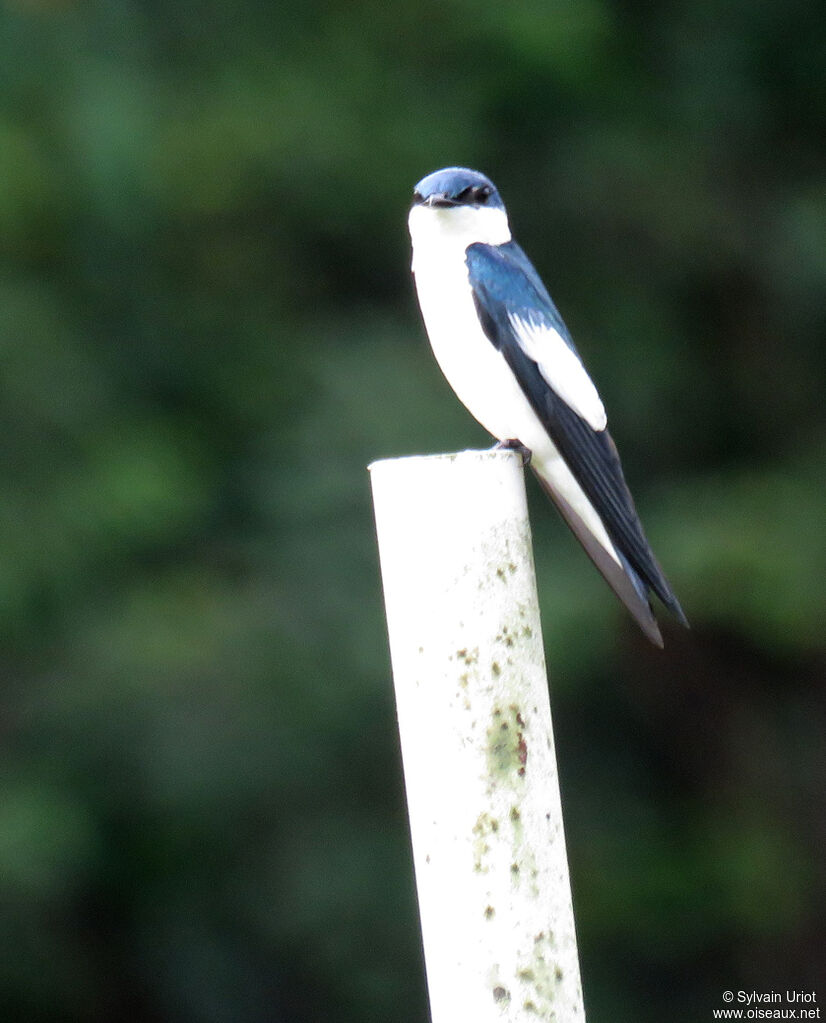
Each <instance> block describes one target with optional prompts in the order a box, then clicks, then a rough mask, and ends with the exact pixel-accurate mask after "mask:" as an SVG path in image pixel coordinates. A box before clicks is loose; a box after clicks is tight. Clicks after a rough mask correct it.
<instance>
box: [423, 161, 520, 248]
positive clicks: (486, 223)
mask: <svg viewBox="0 0 826 1023" xmlns="http://www.w3.org/2000/svg"><path fill="white" fill-rule="evenodd" d="M409 224H410V233H411V235H412V237H413V243H414V245H416V244H417V236H419V237H420V236H421V235H423V234H426V235H428V236H431V237H432V236H433V235H434V234H438V235H439V237H440V238H441V239H442V240H443V241H444V242H448V241H453V242H456V243H457V244H461V245H462V246H463V247H467V246H468V245H472V244H473V243H474V242H484V243H486V244H488V245H502V244H503V243H504V242H507V241H510V237H511V235H510V228H509V227H508V215H507V213H506V212H505V205H504V203H503V202H502V199H501V198H500V196H499V192H498V191H497V190H496V186H495V185H494V183H493V182H492V181H491V180H490V178H486V177H485V175H484V174H480V173H479V171H474V170H469V169H468V168H467V167H445V168H443V169H442V170H437V171H434V172H433V173H432V174H428V175H427V177H424V178H422V180H421V181H420V182H419V183H418V184H417V185H416V187H415V188H414V189H413V207H412V209H411V210H410V218H409Z"/></svg>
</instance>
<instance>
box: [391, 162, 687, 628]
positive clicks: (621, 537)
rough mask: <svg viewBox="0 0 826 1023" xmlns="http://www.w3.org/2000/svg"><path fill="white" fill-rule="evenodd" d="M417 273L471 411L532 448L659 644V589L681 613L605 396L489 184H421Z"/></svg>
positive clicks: (413, 220) (461, 172)
mask: <svg viewBox="0 0 826 1023" xmlns="http://www.w3.org/2000/svg"><path fill="white" fill-rule="evenodd" d="M409 226H410V236H411V239H412V242H413V274H414V276H415V280H416V290H417V292H418V296H419V305H420V306H421V310H422V316H423V318H424V322H425V326H426V328H427V333H428V335H429V337H430V343H431V346H432V348H433V352H434V354H435V356H436V359H437V361H438V363H439V366H440V367H441V369H442V372H443V373H444V375H445V376H446V377H447V380H448V382H449V383H450V385H451V387H452V388H453V390H454V391H455V392H456V394H457V395H458V397H459V399H460V400H461V401H462V403H463V404H464V405H465V406H466V408H467V409H468V411H469V412H470V413H471V414H472V415H473V416H474V417H475V418H476V419H477V420H478V421H479V422H480V423H481V424H482V426H484V427H485V429H486V430H488V431H489V432H490V433H491V434H493V436H494V437H496V438H498V440H499V441H500V443H502V444H504V445H506V446H511V447H519V448H525V449H527V450H528V451H529V452H530V465H531V468H532V469H533V471H534V472H535V473H536V476H537V477H538V479H539V482H540V483H541V484H542V487H543V488H544V489H545V491H546V492H547V493H548V495H549V496H550V497H551V498H552V500H553V501H554V502H555V504H556V505H557V507H558V508H559V510H560V512H561V513H562V515H563V517H564V518H565V521H566V522H567V523H568V525H569V526H570V527H571V529H572V530H573V532H574V533H575V534H576V536H577V538H578V539H579V541H580V543H581V544H582V546H583V547H584V548H585V550H586V551H587V552H588V554H589V555H590V557H591V559H592V560H593V562H594V564H595V565H596V566H597V568H598V569H599V570H600V572H601V573H602V574H603V576H604V577H605V579H606V580H607V582H608V583H609V585H610V586H611V587H612V589H613V590H614V592H615V593H616V594H617V596H618V597H619V598H620V600H621V601H622V602H623V603H624V604H625V606H626V607H627V608H628V610H629V611H630V612H631V614H632V615H633V616H634V618H635V619H636V620H637V622H638V623H639V624H640V626H641V627H642V629H643V631H644V632H645V634H646V636H648V638H649V639H650V640H651V641H652V642H653V643H656V644H657V645H658V646H662V636H661V635H660V630H659V627H658V625H657V622H656V619H655V618H654V614H653V612H652V610H651V605H650V602H649V591H653V592H654V593H655V594H656V595H657V596H658V597H659V598H660V600H661V601H662V602H663V604H665V606H666V607H667V608H668V609H669V610H670V611H672V612H673V614H674V615H675V616H676V617H677V618H678V619H679V621H680V622H681V623H682V624H683V625H688V622H687V621H686V618H685V615H684V614H683V611H682V608H681V607H680V605H679V602H678V601H677V598H676V597H675V595H674V593H673V591H672V589H671V587H670V586H669V584H668V581H667V580H666V578H665V576H664V575H663V573H662V570H661V569H660V566H659V565H658V564H657V561H656V559H655V557H654V555H653V553H652V551H651V548H650V546H649V544H648V541H647V540H646V538H645V534H644V533H643V530H642V525H641V524H640V520H639V517H638V515H637V511H636V509H635V507H634V501H633V499H632V497H631V494H630V492H629V490H628V486H627V484H626V482H625V477H624V476H623V473H622V467H621V465H620V460H619V455H618V454H617V449H616V446H615V445H614V442H613V440H612V439H611V435H610V434H609V433H608V430H607V425H606V424H607V419H606V415H605V409H604V407H603V404H602V401H601V400H600V396H599V394H598V393H597V389H596V387H594V384H593V383H592V381H591V378H590V377H589V376H588V373H587V371H586V370H585V367H584V366H583V364H582V360H581V359H580V357H579V353H578V352H577V350H576V348H575V347H574V343H573V341H572V339H571V335H570V334H569V332H568V329H567V327H566V326H565V324H564V323H563V321H562V318H561V316H560V315H559V313H558V312H557V309H556V306H555V305H554V304H553V302H552V301H551V298H550V296H549V294H548V292H547V291H546V289H545V286H544V285H543V283H542V281H541V280H540V279H539V275H538V274H537V272H536V270H535V269H534V267H533V265H532V264H531V262H530V260H529V259H528V257H527V256H526V255H525V253H524V252H523V251H522V249H521V248H520V247H519V246H518V245H517V244H516V242H515V241H513V240H512V238H511V233H510V228H509V226H508V217H507V213H506V212H505V207H504V204H503V203H502V200H501V198H500V197H499V193H498V191H497V190H496V188H495V186H494V185H493V183H492V182H491V181H490V180H489V179H488V178H486V177H485V176H484V175H483V174H480V173H478V172H477V171H473V170H468V169H467V168H465V167H447V168H445V169H443V170H438V171H435V172H434V173H433V174H428V176H427V177H425V178H422V180H421V181H420V182H419V183H418V185H416V188H415V190H414V192H413V206H412V208H411V210H410V217H409Z"/></svg>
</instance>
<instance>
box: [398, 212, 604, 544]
mask: <svg viewBox="0 0 826 1023" xmlns="http://www.w3.org/2000/svg"><path fill="white" fill-rule="evenodd" d="M479 214H483V215H484V216H483V217H481V218H480V216H479ZM409 226H410V235H411V238H412V241H413V273H414V276H415V280H416V290H417V292H418V296H419V305H420V306H421V310H422V317H423V318H424V322H425V327H426V328H427V333H428V337H429V338H430V344H431V347H432V348H433V354H434V355H435V356H436V361H437V362H438V363H439V366H440V368H441V370H442V372H443V373H444V375H445V377H446V378H447V381H448V383H449V384H450V386H451V387H452V388H453V390H454V391H455V392H456V395H457V396H458V398H459V400H460V401H461V402H462V404H463V405H464V406H465V408H467V410H468V411H469V412H470V413H471V415H472V416H474V418H475V419H477V420H478V422H480V423H481V424H482V426H484V427H485V429H486V430H487V431H488V432H489V433H491V434H493V436H494V437H496V438H497V439H499V440H519V441H520V442H521V443H522V444H524V445H525V447H527V448H529V449H530V451H531V453H532V463H531V464H532V465H533V467H534V469H535V470H536V471H537V472H538V473H539V474H540V475H541V476H542V477H543V478H544V479H545V480H546V481H547V482H548V484H549V485H550V486H551V487H552V489H554V490H555V491H557V492H559V493H561V494H563V495H564V497H565V499H566V501H567V502H568V504H569V505H570V506H571V507H572V508H573V509H574V511H575V512H576V514H577V515H579V516H580V518H581V519H582V520H583V521H584V522H585V523H586V524H587V526H588V528H589V530H590V531H591V532H592V533H593V534H594V535H595V537H596V538H597V539H598V540H599V542H600V544H601V545H602V546H603V547H604V548H605V549H606V550H607V551H608V552H609V553H610V554H611V555H612V557H613V558H614V559H615V560H617V562H619V559H618V557H617V554H616V551H615V549H614V546H613V544H612V543H611V540H610V539H609V537H608V534H607V533H606V532H605V527H604V526H603V524H602V521H601V520H600V518H599V516H598V515H597V513H596V511H595V510H594V508H593V506H592V505H591V503H590V501H589V500H588V498H587V497H586V495H585V494H584V493H583V491H582V489H581V487H580V486H579V484H578V483H577V482H576V480H575V479H574V477H573V475H572V474H571V471H570V469H569V468H568V466H567V464H566V463H565V461H564V459H563V458H562V457H561V455H560V454H559V452H558V451H557V449H556V446H555V445H554V443H553V442H552V441H551V439H550V437H549V436H548V433H547V431H546V430H545V428H544V427H543V426H542V424H541V422H540V421H539V419H538V418H537V415H536V413H535V412H534V411H533V409H532V408H531V405H530V403H529V402H528V399H527V398H526V397H525V395H524V392H523V391H522V388H521V387H520V386H519V383H518V381H517V380H516V377H515V376H514V375H513V373H512V371H511V369H510V367H509V366H508V365H507V363H506V362H505V360H504V358H503V356H502V355H501V354H500V353H499V351H498V350H497V349H496V348H495V347H494V345H493V344H492V343H491V341H490V340H489V339H488V337H487V336H486V335H485V333H484V331H483V330H482V327H481V324H480V323H479V317H478V315H477V312H476V306H475V304H474V301H473V291H472V289H471V286H470V280H469V276H468V268H467V264H466V262H465V253H466V249H467V246H468V245H471V244H474V243H475V242H482V243H485V244H488V245H502V244H504V243H505V242H507V241H510V237H511V235H510V230H509V228H508V221H507V216H506V214H505V213H504V211H503V210H487V209H469V208H465V207H461V208H454V209H430V208H426V207H422V206H414V207H413V209H412V210H411V211H410V218H409Z"/></svg>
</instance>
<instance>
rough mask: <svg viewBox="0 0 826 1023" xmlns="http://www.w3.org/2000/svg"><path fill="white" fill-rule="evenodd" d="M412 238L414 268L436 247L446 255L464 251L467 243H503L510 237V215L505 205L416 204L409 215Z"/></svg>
mask: <svg viewBox="0 0 826 1023" xmlns="http://www.w3.org/2000/svg"><path fill="white" fill-rule="evenodd" d="M407 223H408V227H409V228H410V238H411V240H412V242H413V272H414V273H415V272H416V263H417V261H418V260H421V259H423V258H427V259H432V254H433V253H434V250H435V251H441V253H442V254H443V258H444V257H445V256H448V258H450V257H451V256H452V257H454V258H455V256H457V255H459V254H461V257H462V262H464V253H465V249H466V248H467V247H468V245H474V244H476V243H478V242H481V243H482V244H484V245H504V244H505V242H509V241H510V240H511V232H510V227H509V226H508V215H507V213H505V211H504V210H502V209H493V208H490V209H488V208H486V207H484V206H449V207H441V208H440V207H432V206H414V207H413V208H412V209H411V211H410V216H409V217H408V219H407Z"/></svg>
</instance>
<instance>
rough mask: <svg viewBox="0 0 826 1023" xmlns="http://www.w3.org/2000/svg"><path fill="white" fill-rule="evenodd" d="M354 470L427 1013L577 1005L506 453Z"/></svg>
mask: <svg viewBox="0 0 826 1023" xmlns="http://www.w3.org/2000/svg"><path fill="white" fill-rule="evenodd" d="M370 472H371V479H372V486H373V501H374V506H375V513H376V524H377V531H378V538H379V552H380V557H381V567H382V579H383V583H384V594H385V604H386V609H387V623H388V631H389V636H390V652H391V658H392V663H393V676H394V681H395V688H396V704H397V712H398V719H399V731H400V735H401V747H402V758H403V762H404V772H405V785H406V789H407V801H408V808H409V814H410V827H411V833H412V843H413V859H414V864H415V869H416V881H417V887H418V895H419V911H420V915H421V923H422V938H423V944H424V952H425V964H426V968H427V982H428V990H429V994H430V1008H431V1015H432V1020H433V1023H457V1021H465V1020H473V1023H488V1021H491V1023H501V1021H502V1020H507V1021H512V1023H523V1021H524V1023H537V1021H544V1020H548V1021H550V1020H553V1021H555V1023H579V1021H584V1018H585V1016H584V1011H583V1005H582V991H581V986H580V977H579V963H578V959H577V949H576V935H575V931H574V917H573V910H572V907H571V889H570V881H569V878H568V862H567V857H566V853H565V838H564V832H563V825H562V809H561V806H560V797H559V783H558V779H557V772H556V758H555V755H554V744H553V732H552V726H551V710H550V701H549V699H548V688H547V679H546V674H545V661H544V653H543V647H542V635H541V630H540V623H539V610H538V603H537V597H536V581H535V576H534V567H533V555H532V550H531V538H530V526H529V523H528V516H527V507H526V502H525V486H524V477H523V473H522V468H521V461H520V458H519V456H518V455H517V454H515V453H514V452H511V451H466V452H463V453H461V454H451V455H436V456H430V457H415V458H400V459H390V460H385V461H380V462H375V463H373V465H371V466H370Z"/></svg>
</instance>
